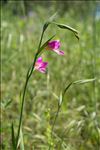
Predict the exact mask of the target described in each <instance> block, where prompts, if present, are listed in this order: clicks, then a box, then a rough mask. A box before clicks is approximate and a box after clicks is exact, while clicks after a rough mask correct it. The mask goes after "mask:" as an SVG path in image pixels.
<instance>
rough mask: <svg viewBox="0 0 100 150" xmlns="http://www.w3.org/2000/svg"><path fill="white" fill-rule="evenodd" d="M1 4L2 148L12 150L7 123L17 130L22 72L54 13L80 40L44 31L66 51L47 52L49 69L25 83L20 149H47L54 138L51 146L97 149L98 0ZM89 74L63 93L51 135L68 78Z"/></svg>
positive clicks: (99, 133) (99, 140)
mask: <svg viewBox="0 0 100 150" xmlns="http://www.w3.org/2000/svg"><path fill="white" fill-rule="evenodd" d="M1 6H2V7H1V64H2V65H1V113H2V115H1V121H2V126H1V139H0V140H1V149H2V150H12V147H11V144H12V143H11V123H12V122H14V128H15V133H16V132H17V128H18V121H19V115H20V106H21V93H22V91H23V87H24V83H25V78H26V73H27V70H28V67H29V66H30V64H31V62H32V61H33V59H34V55H35V52H36V50H37V46H38V42H39V39H40V34H41V31H42V26H43V24H44V22H45V21H46V20H48V18H49V17H50V16H52V15H53V14H54V13H55V12H56V11H58V15H57V17H56V18H55V21H56V22H59V23H64V24H67V25H70V26H71V27H73V28H75V29H77V30H78V31H79V36H80V40H79V41H78V40H77V39H76V38H75V36H74V34H73V33H71V32H70V31H68V30H60V29H59V28H57V27H56V26H53V25H50V26H49V28H48V29H47V31H46V32H45V35H44V39H43V41H44V42H45V41H46V40H47V39H48V38H50V37H51V36H52V35H54V34H56V38H57V39H60V41H61V50H64V52H65V55H64V56H59V55H57V54H56V53H53V52H51V51H45V52H44V53H43V54H42V55H43V58H44V60H45V61H48V62H49V66H48V73H47V74H41V73H40V72H37V71H35V72H33V75H32V77H31V79H30V81H29V84H28V88H27V93H26V97H25V105H24V116H23V127H22V130H23V141H24V145H25V147H24V149H25V150H48V144H49V143H50V142H52V143H53V144H54V148H52V149H54V150H100V3H99V1H98V2H96V1H95V2H94V1H90V2H89V1H88V2H86V1H74V2H73V1H68V2H66V1H48V2H45V1H43V2H39V1H37V2H36V1H26V3H24V1H7V2H3V1H2V3H1ZM91 78H96V81H95V82H91V83H86V84H82V85H75V86H72V87H71V88H70V89H69V90H68V91H67V93H66V95H65V98H64V102H63V104H62V108H61V111H60V113H59V117H58V119H57V121H56V124H55V127H54V133H53V139H51V138H50V130H51V126H52V123H53V119H54V116H55V113H56V111H57V101H58V97H59V95H60V92H61V91H62V90H63V89H64V88H65V87H66V86H67V85H68V84H69V83H70V82H72V81H76V80H81V79H91ZM20 149H22V147H20Z"/></svg>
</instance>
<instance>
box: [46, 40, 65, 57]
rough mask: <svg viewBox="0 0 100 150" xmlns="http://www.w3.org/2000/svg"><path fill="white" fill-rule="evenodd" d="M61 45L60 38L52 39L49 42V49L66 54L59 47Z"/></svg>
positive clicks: (59, 53)
mask: <svg viewBox="0 0 100 150" xmlns="http://www.w3.org/2000/svg"><path fill="white" fill-rule="evenodd" d="M60 45H61V44H60V41H59V40H54V41H50V42H48V46H47V49H49V50H52V51H54V52H56V53H57V54H58V55H64V52H63V51H62V50H60V49H59V48H60Z"/></svg>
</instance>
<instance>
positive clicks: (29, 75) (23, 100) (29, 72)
mask: <svg viewBox="0 0 100 150" xmlns="http://www.w3.org/2000/svg"><path fill="white" fill-rule="evenodd" d="M43 35H44V30H43V31H42V34H41V38H40V42H39V46H38V50H37V53H36V54H35V58H34V61H33V63H32V66H31V68H30V69H29V70H28V72H27V76H26V81H25V85H24V91H23V96H22V104H21V112H20V119H19V126H18V133H17V138H16V149H17V145H18V140H19V135H20V129H21V124H22V117H23V110H24V103H25V94H26V89H27V85H28V81H29V79H30V77H31V75H32V72H33V70H34V66H35V62H36V60H37V57H38V54H39V50H40V46H41V43H42V39H43Z"/></svg>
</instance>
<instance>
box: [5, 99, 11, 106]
mask: <svg viewBox="0 0 100 150" xmlns="http://www.w3.org/2000/svg"><path fill="white" fill-rule="evenodd" d="M11 103H12V100H9V101H8V102H7V103H6V104H5V108H6V107H8V106H9V105H10V104H11Z"/></svg>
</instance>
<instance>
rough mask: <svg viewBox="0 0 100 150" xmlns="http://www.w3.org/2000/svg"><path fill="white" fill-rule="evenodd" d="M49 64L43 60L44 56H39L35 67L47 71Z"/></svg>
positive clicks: (43, 71)
mask: <svg viewBox="0 0 100 150" xmlns="http://www.w3.org/2000/svg"><path fill="white" fill-rule="evenodd" d="M47 65H48V62H43V61H42V57H39V58H38V59H37V61H36V63H35V67H34V69H35V70H38V71H40V72H42V73H46V68H47Z"/></svg>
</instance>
